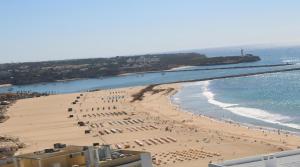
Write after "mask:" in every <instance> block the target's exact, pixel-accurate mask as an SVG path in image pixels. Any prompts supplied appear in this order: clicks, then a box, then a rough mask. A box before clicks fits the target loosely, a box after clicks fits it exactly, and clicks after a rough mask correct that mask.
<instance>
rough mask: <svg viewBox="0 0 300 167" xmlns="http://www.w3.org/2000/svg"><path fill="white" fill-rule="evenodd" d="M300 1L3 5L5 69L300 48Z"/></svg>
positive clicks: (107, 0)
mask: <svg viewBox="0 0 300 167" xmlns="http://www.w3.org/2000/svg"><path fill="white" fill-rule="evenodd" d="M299 6H300V1H298V0H247V1H242V0H3V1H0V63H3V62H22V61H42V60H56V59H70V58H89V57H110V56H120V55H133V54H143V53H156V52H166V51H176V50H188V49H200V48H208V47H220V46H234V45H248V44H265V43H282V44H286V43H293V44H298V43H299V44H300V19H299V18H300V10H299Z"/></svg>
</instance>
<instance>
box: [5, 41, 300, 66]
mask: <svg viewBox="0 0 300 167" xmlns="http://www.w3.org/2000/svg"><path fill="white" fill-rule="evenodd" d="M298 47H300V44H256V45H255V44H253V45H239V46H238V45H234V46H220V47H208V48H200V49H188V50H174V51H162V52H152V53H151V52H149V53H140V54H133V55H113V56H102V57H77V58H66V59H46V60H40V61H20V62H17V61H16V62H1V61H0V64H18V63H38V62H52V61H53V62H54V61H70V60H84V59H98V58H114V57H131V56H142V55H151V54H172V53H199V54H204V55H206V56H212V55H209V54H207V53H204V52H205V51H220V50H224V51H225V50H231V51H232V50H233V49H234V50H236V53H237V54H239V53H240V49H241V48H243V49H244V50H245V51H246V52H247V49H250V50H251V49H252V50H260V49H277V48H298ZM248 51H249V50H248ZM216 56H218V55H216ZM228 56H235V55H228Z"/></svg>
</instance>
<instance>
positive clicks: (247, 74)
mask: <svg viewBox="0 0 300 167" xmlns="http://www.w3.org/2000/svg"><path fill="white" fill-rule="evenodd" d="M290 71H300V67H297V68H288V69H280V70H269V71H262V72H253V73H245V74H235V75H225V76H219V77H209V78H202V79H191V80H183V81H175V82H166V83H160V84H153V85H154V86H158V85H164V84H174V83H184V82H198V81H210V80H217V79H226V78H239V77H247V76H255V75H262V74H272V73H281V72H290Z"/></svg>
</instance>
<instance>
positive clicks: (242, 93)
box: [0, 47, 300, 134]
mask: <svg viewBox="0 0 300 167" xmlns="http://www.w3.org/2000/svg"><path fill="white" fill-rule="evenodd" d="M239 51H240V48H219V49H205V50H195V51H194V52H199V53H204V54H206V55H207V56H227V55H237V54H239ZM245 51H246V52H247V53H251V54H254V55H258V56H260V57H261V59H262V60H261V61H259V62H254V63H243V64H236V65H219V66H201V67H186V68H185V69H207V68H216V67H232V66H249V65H267V64H280V63H294V65H292V66H281V67H263V68H247V69H227V70H224V69H223V70H221V69H220V70H199V71H178V72H157V73H142V74H141V73H140V74H127V75H122V76H116V77H107V78H97V79H82V80H75V81H65V82H51V83H39V84H31V85H22V86H10V87H0V93H4V92H18V91H31V92H47V93H56V94H57V93H58V94H60V93H74V92H82V91H88V90H95V89H98V90H99V89H100V90H101V89H109V88H121V87H130V86H140V85H149V84H157V83H167V82H174V81H184V80H193V79H202V78H208V77H217V76H225V75H233V74H243V73H249V72H261V71H269V70H277V69H285V68H292V67H300V47H275V48H250V49H245ZM182 86H183V87H182V89H181V90H180V91H179V92H178V93H176V94H175V95H173V96H172V97H171V100H172V102H173V103H175V104H177V105H179V106H180V107H181V108H182V109H183V110H185V111H187V112H192V113H194V114H200V115H205V116H208V117H212V118H215V119H219V120H225V121H233V122H239V123H241V124H245V125H249V126H255V127H264V128H271V129H282V130H286V131H290V132H294V133H297V134H300V71H293V72H282V73H273V74H263V75H256V76H249V77H240V78H228V79H219V80H211V81H201V82H190V83H183V84H182Z"/></svg>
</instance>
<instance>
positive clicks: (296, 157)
mask: <svg viewBox="0 0 300 167" xmlns="http://www.w3.org/2000/svg"><path fill="white" fill-rule="evenodd" d="M208 167H300V149H299V150H291V151H282V152H277V153H273V154H269V155H260V156H254V157H247V158H242V159H237V160H229V161H225V162H223V163H216V164H209V165H208Z"/></svg>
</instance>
